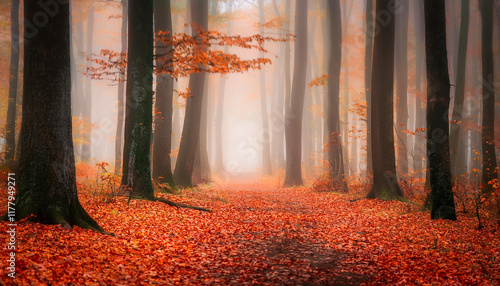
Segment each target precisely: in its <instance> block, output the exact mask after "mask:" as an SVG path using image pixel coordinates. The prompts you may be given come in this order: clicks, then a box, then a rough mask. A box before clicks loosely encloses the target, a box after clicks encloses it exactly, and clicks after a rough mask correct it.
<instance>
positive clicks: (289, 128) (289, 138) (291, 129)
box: [285, 1, 307, 186]
mask: <svg viewBox="0 0 500 286" xmlns="http://www.w3.org/2000/svg"><path fill="white" fill-rule="evenodd" d="M295 35H296V41H295V55H294V65H295V67H294V70H293V87H292V95H291V106H290V108H288V109H287V114H286V127H285V137H286V176H285V186H298V185H302V169H301V165H302V164H301V162H302V141H301V138H302V115H303V113H304V94H305V92H306V68H307V2H306V1H296V6H295Z"/></svg>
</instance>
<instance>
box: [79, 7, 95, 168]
mask: <svg viewBox="0 0 500 286" xmlns="http://www.w3.org/2000/svg"><path fill="white" fill-rule="evenodd" d="M88 2H89V3H88V4H89V6H90V7H89V15H88V18H87V43H86V44H87V47H86V53H87V57H90V56H92V46H93V44H94V8H95V7H94V1H93V0H91V1H88ZM84 94H85V97H84V100H83V101H81V104H82V106H81V108H82V119H83V121H84V122H85V126H86V127H87V128H86V130H85V132H84V133H83V142H82V154H81V159H82V161H84V162H89V161H90V156H91V154H92V127H91V126H92V80H91V79H90V78H87V79H86V82H85V93H84Z"/></svg>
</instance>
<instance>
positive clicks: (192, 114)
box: [174, 1, 208, 187]
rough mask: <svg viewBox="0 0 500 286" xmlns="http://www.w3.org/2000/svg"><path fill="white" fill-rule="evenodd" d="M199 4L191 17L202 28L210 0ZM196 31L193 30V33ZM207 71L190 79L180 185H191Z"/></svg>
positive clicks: (177, 174)
mask: <svg viewBox="0 0 500 286" xmlns="http://www.w3.org/2000/svg"><path fill="white" fill-rule="evenodd" d="M197 3H198V4H199V5H191V19H192V21H193V22H194V23H197V24H198V25H200V26H201V28H203V29H205V30H207V28H208V1H199V2H197ZM195 34H196V31H195V30H193V35H195ZM205 77H206V73H204V72H200V73H194V74H192V75H191V77H190V79H189V89H190V90H191V94H192V96H191V97H188V98H187V100H186V113H185V114H186V116H185V118H184V128H183V129H182V136H181V143H180V147H179V155H178V158H177V162H176V165H175V171H174V178H175V182H176V183H177V185H179V186H183V187H191V186H192V182H191V176H192V175H193V166H194V160H195V158H194V157H195V155H196V149H197V148H198V147H197V146H198V144H199V141H200V125H201V110H202V104H203V89H204V83H205Z"/></svg>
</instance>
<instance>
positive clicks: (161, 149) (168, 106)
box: [153, 0, 175, 186]
mask: <svg viewBox="0 0 500 286" xmlns="http://www.w3.org/2000/svg"><path fill="white" fill-rule="evenodd" d="M154 9H155V12H154V19H155V20H154V25H155V33H156V34H157V35H158V33H169V34H170V35H171V34H172V17H171V10H170V0H154ZM171 49H172V47H171V46H168V45H166V44H165V42H164V41H162V40H160V38H159V37H157V38H156V53H157V54H162V53H167V52H168V51H170V50H171ZM157 65H158V66H164V65H169V66H170V67H168V68H171V66H172V62H170V63H165V62H164V61H163V62H158V61H157ZM173 88H174V79H173V78H172V76H171V75H169V74H166V73H165V74H159V75H158V76H157V84H156V102H155V118H154V122H155V130H154V134H153V179H155V180H156V181H158V182H159V183H167V184H168V185H170V186H174V185H175V183H174V177H173V175H172V164H171V162H170V152H171V144H172V104H173V93H174V89H173Z"/></svg>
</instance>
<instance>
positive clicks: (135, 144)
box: [122, 0, 154, 199]
mask: <svg viewBox="0 0 500 286" xmlns="http://www.w3.org/2000/svg"><path fill="white" fill-rule="evenodd" d="M128 20H129V21H128V59H127V63H128V70H127V90H126V93H127V94H126V113H125V141H124V148H123V175H122V185H125V186H128V187H129V188H131V191H132V193H133V194H134V196H139V197H144V198H147V199H153V198H154V191H153V185H152V182H151V160H150V152H151V151H150V150H151V133H152V121H153V114H152V105H153V41H154V32H153V0H130V1H129V3H128Z"/></svg>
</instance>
